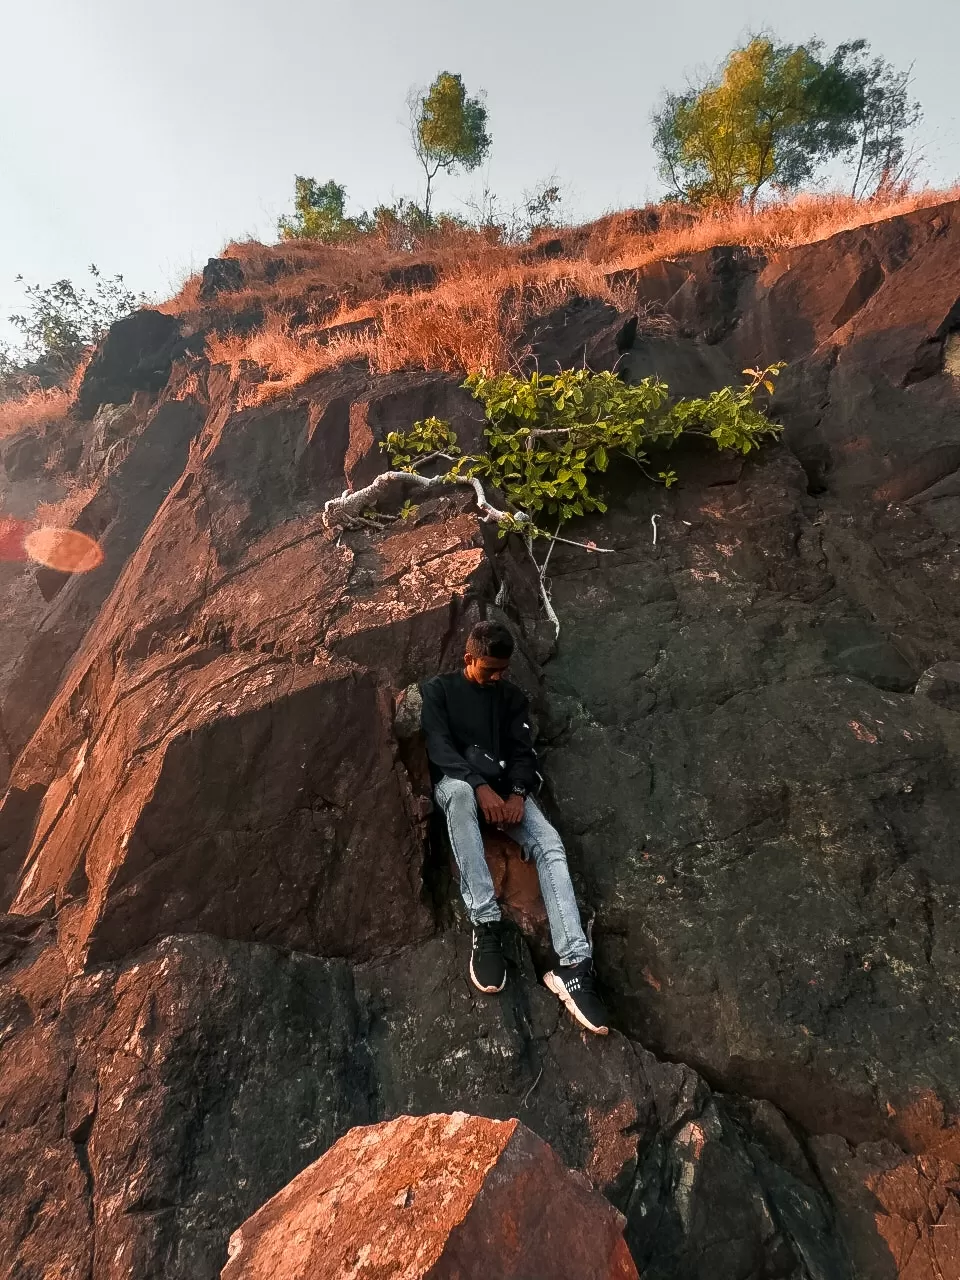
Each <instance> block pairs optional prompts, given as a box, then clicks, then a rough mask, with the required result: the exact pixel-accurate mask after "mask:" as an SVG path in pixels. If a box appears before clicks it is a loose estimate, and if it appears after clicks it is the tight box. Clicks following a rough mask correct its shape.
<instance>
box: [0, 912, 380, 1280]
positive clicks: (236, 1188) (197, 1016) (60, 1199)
mask: <svg viewBox="0 0 960 1280" xmlns="http://www.w3.org/2000/svg"><path fill="white" fill-rule="evenodd" d="M31 928H32V932H33V936H30V932H29V931H27V930H20V931H19V932H14V930H13V929H4V927H3V921H2V918H0V1025H2V1028H3V1030H2V1036H0V1061H2V1065H0V1199H2V1201H3V1209H4V1211H3V1215H2V1217H0V1274H2V1275H4V1276H10V1277H13V1276H16V1277H18V1278H19V1280H44V1278H47V1277H52V1276H58V1277H63V1278H64V1280H85V1278H86V1277H89V1276H91V1275H95V1276H96V1277H97V1278H98V1280H129V1278H130V1277H132V1276H136V1277H137V1278H138V1280H161V1278H162V1280H214V1278H215V1277H216V1276H217V1275H218V1274H219V1271H220V1268H221V1267H222V1266H223V1263H224V1261H225V1259H226V1242H227V1237H228V1235H229V1233H230V1231H231V1230H232V1229H233V1228H234V1227H236V1226H238V1225H239V1224H240V1223H241V1222H242V1221H243V1220H244V1219H245V1218H246V1217H247V1216H248V1215H249V1214H250V1213H252V1212H253V1211H254V1209H256V1208H257V1207H258V1206H259V1205H260V1204H262V1202H263V1201H264V1199H266V1198H267V1197H269V1196H271V1195H273V1194H274V1192H276V1191H278V1190H279V1189H280V1188H281V1187H282V1186H283V1185H284V1184H285V1183H286V1182H288V1181H289V1180H290V1178H291V1177H293V1176H294V1174H296V1173H297V1172H299V1170H300V1169H301V1168H302V1166H303V1164H304V1163H305V1162H308V1161H309V1160H311V1159H313V1158H315V1157H316V1156H318V1155H320V1154H321V1153H322V1152H323V1151H325V1150H326V1149H327V1148H328V1147H329V1146H330V1144H331V1143H332V1142H334V1141H335V1140H336V1139H337V1138H338V1137H339V1136H340V1134H341V1133H343V1132H344V1131H345V1130H347V1129H348V1128H350V1126H351V1125H355V1124H363V1123H366V1122H367V1121H368V1120H370V1119H374V1118H376V1117H375V1116H373V1115H371V1113H370V1110H369V1098H370V1082H369V1076H368V1070H369V1068H368V1063H367V1059H366V1058H365V1056H364V1054H363V1051H362V1045H361V1044H360V1042H359V1040H358V1037H357V1017H356V1009H355V1005H354V1000H353V988H352V982H351V977H350V973H349V970H348V969H347V966H346V965H345V964H343V962H341V961H329V962H328V961H323V960H316V959H312V958H310V957H306V956H284V955H281V954H279V953H278V952H276V951H273V950H271V949H270V948H268V947H258V946H252V947H250V946H242V945H239V944H230V943H221V942H218V941H216V940H215V939H213V938H209V937H199V938H176V939H172V938H168V939H165V940H164V941H163V942H162V943H161V944H159V945H158V947H157V948H155V949H152V950H150V951H147V952H144V953H141V954H140V955H139V956H138V957H137V958H136V960H135V961H134V962H132V963H128V964H126V965H123V966H120V967H118V968H114V969H106V970H98V971H93V972H90V973H88V974H86V975H83V976H81V977H78V978H77V979H75V980H73V981H70V980H68V979H67V976H66V967H65V965H64V961H63V957H62V956H61V954H60V953H59V951H58V950H57V949H56V948H55V947H53V946H51V945H50V943H49V939H48V938H47V937H44V936H40V935H38V934H37V932H36V930H37V926H36V925H35V924H33V925H32V926H31ZM4 940H7V942H8V954H7V956H6V960H7V967H6V970H5V971H4V969H3V964H4V954H3V949H2V948H3V943H4Z"/></svg>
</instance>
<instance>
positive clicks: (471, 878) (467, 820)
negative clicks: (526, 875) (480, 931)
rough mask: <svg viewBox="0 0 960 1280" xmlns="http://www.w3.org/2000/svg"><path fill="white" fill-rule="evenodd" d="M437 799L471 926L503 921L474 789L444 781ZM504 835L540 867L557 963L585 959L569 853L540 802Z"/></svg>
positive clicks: (532, 803) (586, 948) (587, 949)
mask: <svg viewBox="0 0 960 1280" xmlns="http://www.w3.org/2000/svg"><path fill="white" fill-rule="evenodd" d="M434 795H435V796H436V800H437V804H438V805H439V806H440V808H441V810H442V811H443V814H444V816H445V817H446V819H447V830H448V831H449V832H450V844H451V845H452V846H453V856H454V857H455V858H456V860H457V867H458V868H459V870H460V892H461V893H462V894H463V903H464V906H465V907H466V908H467V915H468V916H469V917H470V922H471V924H488V923H492V922H493V921H494V920H499V919H500V906H499V904H498V902H497V898H496V894H495V893H494V889H493V880H492V878H491V876H490V868H489V867H488V866H487V860H486V858H485V857H484V853H483V836H482V835H481V834H480V822H479V818H478V814H477V798H476V796H475V795H474V793H473V787H471V786H470V784H469V782H462V781H461V780H460V779H459V778H441V779H440V781H439V782H438V783H437V785H436V787H435V788H434ZM504 831H505V832H506V834H507V835H508V836H509V837H510V839H511V840H515V841H516V842H517V844H518V845H520V847H521V848H522V849H523V851H524V852H525V853H526V855H527V856H528V857H529V858H532V859H533V861H534V864H535V865H536V868H537V875H538V876H539V877H540V892H541V894H542V895H543V905H544V906H545V907H546V909H547V919H548V920H549V922H550V936H551V938H552V939H553V948H554V950H555V951H556V953H557V959H558V960H559V961H560V963H561V964H562V965H571V964H576V963H577V962H578V961H580V960H586V959H587V957H588V956H589V955H590V943H589V942H588V941H587V939H586V937H585V936H584V932H583V926H582V925H581V923H580V912H579V910H578V909H577V900H576V898H575V896H574V892H573V884H572V883H571V880H570V870H569V868H568V867H567V855H566V853H565V852H564V848H563V843H562V841H561V840H560V837H559V835H558V834H557V832H556V830H555V829H554V827H553V826H551V824H550V823H549V822H548V821H547V819H546V818H545V817H544V816H543V814H542V813H541V811H540V809H539V807H538V806H537V804H536V801H534V800H532V799H531V798H530V797H529V796H527V798H526V801H525V802H524V808H523V819H522V821H520V822H518V823H517V825H516V826H515V827H505V828H504Z"/></svg>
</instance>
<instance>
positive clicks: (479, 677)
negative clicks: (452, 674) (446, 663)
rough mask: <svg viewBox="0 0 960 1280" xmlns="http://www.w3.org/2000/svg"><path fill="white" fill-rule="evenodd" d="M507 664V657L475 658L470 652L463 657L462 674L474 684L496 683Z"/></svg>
mask: <svg viewBox="0 0 960 1280" xmlns="http://www.w3.org/2000/svg"><path fill="white" fill-rule="evenodd" d="M509 665H510V659H509V658H475V657H474V656H473V654H471V653H468V654H466V655H465V656H464V659H463V670H464V674H465V675H466V677H467V679H468V680H472V681H473V683H474V684H496V682H497V681H498V680H499V679H500V678H501V677H502V676H503V675H504V673H505V672H506V670H507V667H509Z"/></svg>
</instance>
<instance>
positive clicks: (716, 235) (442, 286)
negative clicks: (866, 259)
mask: <svg viewBox="0 0 960 1280" xmlns="http://www.w3.org/2000/svg"><path fill="white" fill-rule="evenodd" d="M957 198H960V188H955V189H953V190H950V191H931V190H924V191H919V192H915V193H912V194H909V195H905V196H901V197H898V198H896V199H890V200H886V201H857V200H852V199H850V198H849V197H846V196H839V195H832V196H812V195H808V196H798V197H796V198H795V199H793V200H789V201H785V202H782V203H777V204H770V205H766V206H763V207H762V208H759V209H757V210H756V211H755V212H752V213H751V211H750V210H749V209H743V208H740V207H737V208H734V209H729V208H725V209H718V210H713V211H707V212H700V213H695V212H693V211H691V210H688V209H684V208H682V207H680V206H675V205H662V206H654V207H651V208H647V209H640V210H632V211H628V212H624V213H618V214H611V215H609V216H607V217H605V218H600V219H598V220H597V221H596V222H594V223H590V224H588V225H587V226H585V227H580V228H567V229H562V230H558V231H556V232H551V233H550V236H551V238H558V239H560V240H561V241H562V243H563V246H564V256H563V257H561V258H557V259H552V260H547V261H530V260H529V259H530V257H531V254H530V252H529V247H524V246H516V245H500V244H495V243H491V242H490V240H489V238H488V237H486V236H484V235H483V234H481V233H479V232H476V231H464V230H449V231H447V232H446V233H445V234H444V235H443V236H437V237H435V238H433V239H431V240H429V241H426V242H425V243H424V244H423V245H422V246H421V249H420V250H419V251H418V252H417V253H416V254H415V255H411V254H409V253H398V252H396V251H394V250H392V249H390V248H389V247H388V246H386V245H385V244H382V243H380V242H378V241H358V242H357V243H355V244H352V245H344V246H330V245H321V244H316V243H308V242H298V243H295V244H291V243H285V244H280V245H276V246H265V245H260V244H256V243H246V244H233V245H229V246H228V247H227V249H226V250H225V253H226V254H227V255H228V256H232V257H237V258H240V259H241V260H242V261H243V265H244V272H245V275H246V280H247V283H246V285H245V287H244V288H243V289H242V290H240V291H238V292H237V293H234V294H224V295H222V296H221V298H218V300H217V308H218V310H220V311H226V312H233V313H238V312H243V311H249V310H250V309H251V308H253V307H260V308H262V309H263V310H264V313H265V320H264V323H263V325H262V326H261V327H260V329H259V330H258V331H256V332H255V333H253V334H251V335H249V336H246V337H242V336H235V335H228V336H224V337H212V338H210V339H209V340H208V344H207V352H208V355H209V356H210V359H211V360H212V361H214V362H215V363H227V364H229V365H230V366H231V369H232V371H233V373H234V376H236V375H238V374H239V373H241V371H243V370H244V369H251V370H252V371H254V372H255V373H256V376H257V378H258V379H259V381H258V382H257V383H256V385H254V386H251V387H249V388H248V390H247V391H246V392H245V397H246V402H247V403H260V402H262V401H264V400H267V399H269V398H272V397H273V396H276V395H279V394H282V393H284V392H286V391H290V390H291V389H293V388H294V387H296V386H299V385H300V384H302V383H303V382H305V381H306V380H307V379H308V378H311V377H313V376H314V375H315V374H317V373H320V372H322V371H324V370H325V369H330V368H333V367H336V366H337V365H340V364H343V363H346V362H347V361H350V360H357V359H365V360H366V361H367V362H368V363H369V365H370V368H371V369H373V370H374V371H377V372H384V373H385V372H390V371H392V370H395V369H404V368H426V369H441V370H447V371H450V372H454V373H462V372H464V371H466V370H471V369H478V368H484V367H485V368H488V369H503V368H508V367H510V366H511V364H512V363H513V362H514V361H515V360H516V359H517V357H518V355H519V354H520V352H519V350H518V344H519V342H520V340H521V336H522V333H523V330H524V327H525V326H526V324H527V323H528V322H529V320H530V319H531V318H532V317H534V316H536V315H543V314H545V313H547V312H549V311H551V310H553V309H554V308H556V307H559V306H562V305H563V304H564V303H565V302H566V301H568V300H569V299H570V298H571V297H573V296H575V295H579V296H583V297H589V298H601V299H604V300H605V301H610V302H613V303H614V304H615V305H617V306H620V307H624V306H626V305H632V303H628V302H627V301H625V299H624V298H623V297H621V296H620V295H619V294H618V293H617V292H616V289H615V287H613V286H611V284H610V282H609V281H608V279H607V276H609V275H611V274H612V273H613V272H615V271H619V270H623V269H630V268H634V269H635V268H638V267H642V266H644V265H646V264H647V263H650V262H655V261H659V260H662V259H670V258H678V257H684V256H687V255H690V254H694V253H699V252H702V251H703V250H706V249H710V248H713V247H715V246H717V245H722V244H741V245H745V246H747V247H749V248H752V249H755V250H760V251H768V252H769V251H776V250H779V249H784V248H790V247H793V246H795V245H801V244H810V243H813V242H815V241H817V240H823V239H826V238H827V237H829V236H832V235H835V234H837V233H838V232H840V231H846V230H850V229H852V228H854V227H857V226H862V225H864V224H865V223H869V222H876V221H880V220H883V219H885V218H891V217H895V216H897V215H900V214H904V213H909V212H911V211H913V210H915V209H918V208H923V207H927V206H930V205H934V204H938V203H941V202H943V201H946V200H950V199H957ZM411 262H424V263H429V264H431V265H432V266H434V267H435V268H436V269H437V271H438V275H439V280H438V283H437V285H436V286H435V287H434V288H432V289H425V290H422V291H419V292H415V293H405V292H396V293H391V294H388V295H387V296H386V297H385V296H384V294H383V275H384V273H385V272H386V271H388V270H390V269H391V268H394V267H398V266H409V265H410V263H411ZM195 284H196V277H194V280H193V281H192V282H189V281H188V283H187V285H186V286H185V287H184V290H182V291H181V294H180V295H178V297H177V298H176V299H172V300H171V302H170V303H169V304H167V308H166V309H168V310H177V309H178V308H180V307H186V306H189V305H192V303H193V300H194V298H195V296H196V293H195V287H194V286H195ZM295 313H299V315H298V324H299V325H300V326H301V327H299V328H294V327H292V326H291V324H290V319H291V317H292V316H293V315H294V314H295ZM304 316H306V317H307V319H308V320H310V321H312V323H313V330H312V332H311V331H310V330H309V329H308V328H304V327H302V322H303V319H304ZM365 319H372V320H375V322H376V324H375V326H374V327H372V328H371V330H370V331H368V332H365V333H361V334H346V335H339V336H335V337H333V338H332V340H330V341H324V340H323V335H322V334H321V335H320V336H319V337H318V332H319V331H320V330H322V329H325V328H333V327H334V326H337V325H344V324H350V323H352V322H355V321H358V320H365Z"/></svg>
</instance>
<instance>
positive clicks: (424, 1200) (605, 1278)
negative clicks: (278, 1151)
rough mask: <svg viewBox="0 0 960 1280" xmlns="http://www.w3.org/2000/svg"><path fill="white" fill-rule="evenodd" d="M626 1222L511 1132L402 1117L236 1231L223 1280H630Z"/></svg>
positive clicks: (541, 1145)
mask: <svg viewBox="0 0 960 1280" xmlns="http://www.w3.org/2000/svg"><path fill="white" fill-rule="evenodd" d="M622 1223H623V1219H622V1217H621V1216H620V1214H618V1213H617V1211H616V1210H615V1209H614V1208H613V1207H612V1205H610V1204H609V1203H608V1202H607V1201H606V1200H604V1199H603V1197H602V1196H600V1195H598V1194H597V1192H595V1191H594V1190H593V1189H592V1188H591V1187H590V1185H589V1183H588V1182H587V1181H586V1179H585V1178H582V1177H578V1176H577V1175H576V1174H573V1173H571V1172H570V1171H569V1170H567V1169H565V1168H564V1166H563V1165H562V1164H561V1163H560V1161H559V1160H558V1159H557V1157H556V1156H555V1155H554V1154H553V1152H552V1151H551V1150H550V1148H549V1147H548V1146H547V1144H546V1143H545V1142H543V1141H542V1140H541V1139H540V1138H537V1137H536V1136H535V1135H534V1134H532V1133H531V1132H530V1130H529V1129H526V1128H525V1127H524V1126H523V1125H521V1124H520V1123H519V1122H518V1121H516V1120H507V1121H497V1120H485V1119H483V1118H481V1117H480V1116H469V1115H466V1114H464V1113H463V1112H454V1114H452V1115H429V1116H420V1117H413V1116H401V1117H399V1118H398V1119H396V1120H391V1121H389V1122H387V1123H386V1124H379V1125H373V1126H371V1127H370V1128H366V1129H352V1130H351V1131H350V1132H349V1133H348V1134H346V1136H345V1137H343V1138H341V1139H340V1141H339V1142H338V1143H337V1144H336V1145H335V1146H334V1147H333V1148H332V1149H331V1150H330V1151H328V1152H327V1153H326V1155H324V1156H322V1157H321V1158H320V1159H319V1160H318V1161H317V1162H316V1163H315V1164H312V1165H311V1166H310V1167H309V1168H308V1169H305V1170H304V1171H303V1173H301V1174H300V1176H299V1177H298V1178H295V1179H294V1181H293V1182H292V1183H291V1184H290V1185H289V1186H288V1187H285V1188H284V1189H283V1191H281V1192H280V1194H279V1195H277V1196H274V1198H273V1199H272V1200H271V1201H269V1203H267V1204H265V1205H264V1207H263V1208H262V1209H261V1210H260V1211H259V1212H258V1213H256V1214H254V1216H253V1217H252V1218H251V1219H250V1220H249V1222H246V1223H244V1225H243V1226H242V1227H241V1228H240V1230H239V1231H237V1232H236V1233H235V1235H234V1236H233V1237H232V1239H231V1241H230V1261H229V1262H228V1264H227V1266H226V1267H225V1268H224V1270H223V1280H341V1277H343V1276H346V1275H349V1274H350V1273H351V1271H353V1272H354V1273H355V1274H364V1273H365V1274H367V1275H369V1276H384V1277H386V1276H403V1277H405V1280H428V1278H429V1280H457V1278H458V1277H464V1276H477V1277H480V1276H484V1277H489V1278H490V1280H539V1278H540V1277H542V1278H543V1280H547V1277H549V1278H550V1280H634V1278H635V1277H637V1269H636V1267H635V1266H634V1264H633V1262H632V1261H631V1258H630V1254H629V1252H628V1251H627V1246H626V1244H625V1243H624V1240H623V1235H622V1231H621V1227H622ZM358 1268H359V1271H358V1270H357V1269H358Z"/></svg>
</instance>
